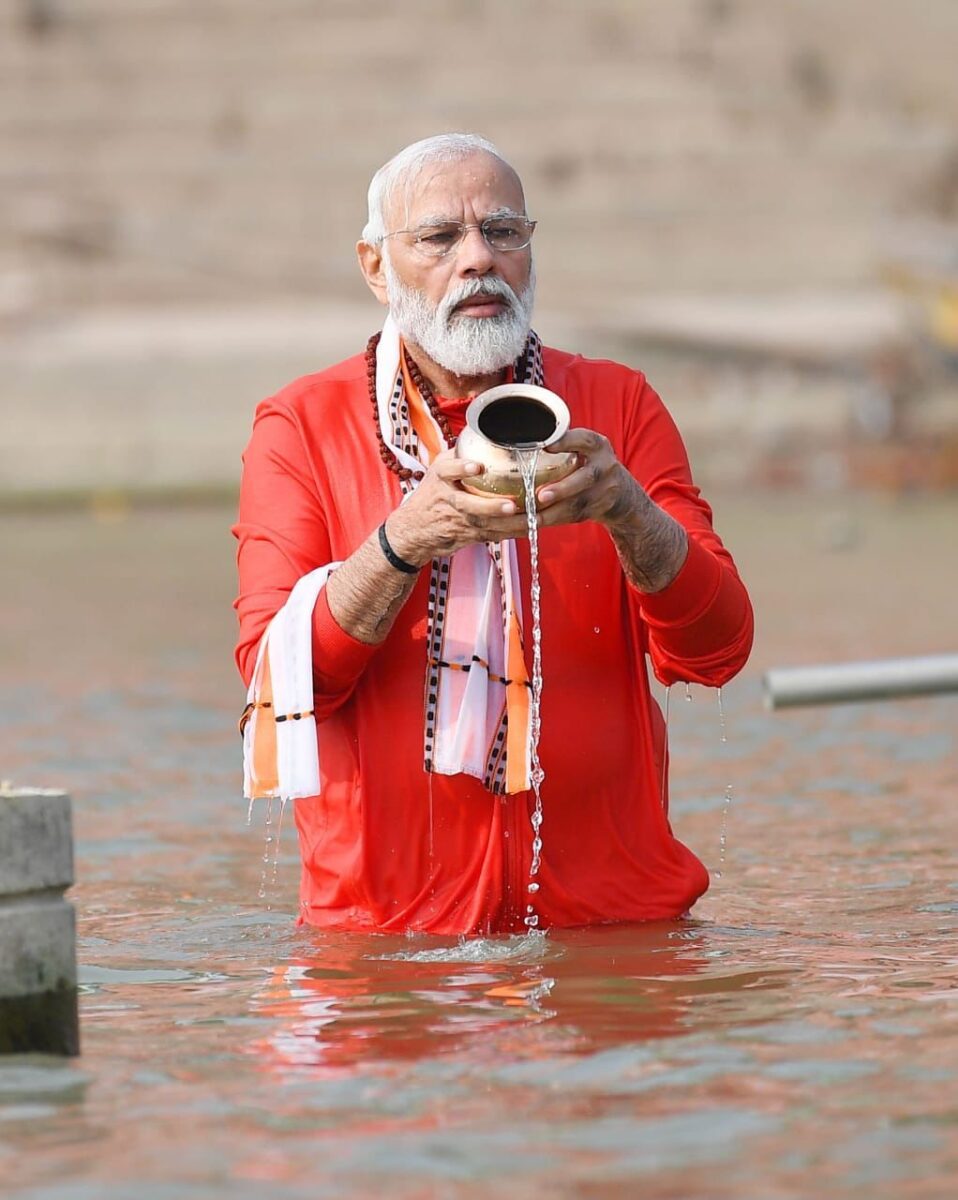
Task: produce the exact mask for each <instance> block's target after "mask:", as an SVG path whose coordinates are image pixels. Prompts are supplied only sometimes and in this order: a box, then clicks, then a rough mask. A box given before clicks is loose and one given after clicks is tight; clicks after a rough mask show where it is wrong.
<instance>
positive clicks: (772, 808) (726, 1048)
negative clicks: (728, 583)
mask: <svg viewBox="0 0 958 1200" xmlns="http://www.w3.org/2000/svg"><path fill="white" fill-rule="evenodd" d="M717 507H719V509H720V511H721V512H722V513H723V514H724V515H725V519H724V522H723V523H722V524H721V528H722V530H723V532H724V533H725V536H726V538H727V540H728V541H729V543H730V544H731V545H732V547H733V549H734V550H735V551H736V553H737V557H738V559H739V562H740V564H741V565H742V567H743V571H744V573H745V575H746V577H747V578H748V580H749V583H750V585H751V589H752V592H753V597H754V599H755V601H756V607H757V609H758V612H759V618H760V622H759V639H758V642H757V646H756V654H755V659H754V663H753V665H752V666H751V667H750V668H749V669H748V671H747V672H746V673H745V674H744V675H743V677H742V678H741V680H739V681H736V682H735V683H733V684H732V685H730V686H729V687H728V688H726V689H725V691H724V693H723V703H724V713H725V723H726V726H727V741H726V742H724V743H723V742H722V741H721V729H720V724H719V714H718V706H717V703H716V697H715V693H713V692H709V691H706V690H703V689H698V688H693V689H692V697H693V699H692V703H691V704H686V703H685V702H684V700H683V699H682V695H683V694H684V689H676V690H675V692H674V693H673V695H672V702H671V706H670V707H671V726H672V739H673V759H674V761H673V774H672V792H673V801H672V814H673V822H674V825H675V827H676V831H677V832H678V834H679V836H681V837H682V838H683V839H684V840H685V841H687V842H688V843H689V844H690V845H691V846H692V847H693V848H694V849H695V850H696V851H697V852H698V853H699V854H700V855H701V856H702V857H703V858H704V859H705V861H706V862H707V864H708V865H709V866H710V867H711V868H712V869H713V871H714V870H715V869H717V867H718V859H719V840H720V836H721V822H722V814H723V808H724V805H725V791H726V786H727V784H728V783H729V782H731V783H732V784H733V785H734V787H733V793H734V797H733V800H732V804H731V809H730V811H729V813H728V817H727V849H726V854H725V862H724V869H723V873H722V877H721V878H719V879H715V880H714V882H713V887H712V890H711V891H710V893H709V895H708V896H707V897H706V898H705V899H704V900H703V901H702V902H701V903H700V904H699V905H698V906H697V907H696V909H695V912H694V915H693V918H692V919H688V920H684V921H677V922H669V923H662V924H651V925H647V926H638V927H636V926H633V927H608V928H600V929H592V930H577V931H570V932H559V933H555V932H552V933H547V934H544V935H543V934H541V933H539V932H537V931H533V932H531V933H529V934H528V935H526V936H523V937H519V936H516V937H514V938H501V939H488V940H481V941H472V942H465V943H459V942H456V941H455V940H454V939H436V938H426V937H413V938H404V937H381V936H380V937H376V936H332V935H328V934H318V933H316V932H312V931H297V930H296V929H295V928H294V926H293V924H292V918H293V914H294V912H295V906H296V866H295V861H296V859H295V845H294V838H293V834H292V828H291V824H290V823H288V824H287V830H286V832H285V834H284V837H283V841H282V844H281V847H280V859H279V865H278V870H277V875H276V881H275V883H274V882H273V881H272V879H271V878H268V880H267V896H266V898H265V899H260V897H259V895H258V892H259V890H260V883H261V872H262V865H263V864H262V861H261V859H262V852H263V825H262V816H263V814H262V810H259V811H258V812H257V815H256V818H255V819H254V823H253V826H252V827H251V828H247V826H246V806H245V804H244V803H243V801H242V799H241V794H240V793H241V778H240V743H239V738H238V736H237V734H236V732H235V719H236V716H237V714H238V712H239V710H240V708H241V706H242V699H243V694H242V688H241V687H240V684H239V681H238V679H237V678H236V677H235V676H234V674H233V672H232V668H231V664H230V662H229V653H230V650H229V647H230V643H231V638H232V633H233V629H232V623H231V618H230V614H229V609H228V606H229V602H230V599H231V597H232V591H233V581H232V575H231V547H230V544H229V541H228V539H227V538H226V537H225V536H224V529H225V527H226V526H227V525H228V523H229V513H228V512H226V511H225V510H219V509H206V510H195V511H187V510H184V511H180V512H177V511H167V512H144V513H127V512H124V511H123V510H122V509H116V508H108V509H106V510H103V511H100V512H99V514H97V515H96V516H95V517H94V516H91V515H90V514H72V515H46V516H44V515H30V516H25V515H24V516H8V517H5V518H4V521H3V528H2V535H0V536H2V538H3V544H2V558H3V564H4V574H3V584H2V587H0V615H2V622H0V628H2V638H3V641H2V658H0V662H2V670H3V682H4V686H3V691H2V696H0V774H2V775H3V776H5V777H8V778H11V779H12V780H13V781H14V782H16V783H18V784H23V785H25V784H42V785H46V786H62V787H66V788H67V789H68V790H70V792H71V793H72V795H73V797H74V806H75V809H74V818H75V826H76V833H77V874H78V882H77V885H76V887H75V889H74V891H73V893H72V896H73V899H74V902H75V904H76V906H77V910H78V917H79V956H80V978H81V982H82V995H81V1022H82V1040H83V1054H82V1056H81V1058H79V1059H77V1060H75V1061H70V1062H57V1061H55V1060H48V1059H28V1058H14V1059H8V1060H4V1061H3V1062H2V1063H0V1180H2V1184H0V1192H3V1194H4V1195H11V1196H17V1197H31V1198H35V1200H40V1198H41V1197H42V1198H44V1200H94V1198H95V1200H99V1198H100V1197H104V1196H116V1197H124V1198H125V1197H137V1198H138V1200H153V1198H155V1200H167V1198H173V1197H176V1198H177V1200H179V1198H193V1197H196V1198H200V1197H203V1198H207V1197H220V1196H223V1197H227V1196H228V1197H231V1198H232V1197H238V1198H241V1200H245V1198H246V1197H250V1198H252V1197H266V1196H269V1197H273V1196H278V1197H304V1198H305V1197H310V1198H315V1197H327V1196H329V1197H340V1196H343V1197H345V1196H373V1195H387V1196H390V1197H398V1198H400V1200H425V1198H433V1197H437V1198H447V1197H449V1198H452V1197H456V1198H458V1197H466V1198H472V1197H476V1198H479V1197H488V1196H509V1197H547V1196H548V1197H573V1196H575V1197H579V1196H581V1197H588V1198H604V1197H619V1196H633V1195H635V1196H643V1197H653V1198H658V1197H662V1198H666V1197H668V1198H670V1200H686V1198H689V1197H708V1198H713V1197H714V1198H718V1200H721V1198H724V1197H733V1196H735V1197H741V1196H749V1197H756V1198H762V1200H766V1198H772V1200H774V1198H778V1197H811V1196H814V1197H821V1196H836V1197H838V1196H841V1197H845V1196H848V1197H853V1196H854V1197H859V1196H868V1197H888V1198H896V1200H897V1198H899V1197H952V1196H954V1195H955V1194H958V937H956V933H958V872H956V869H955V867H956V855H955V843H956V838H955V832H956V825H958V820H956V817H955V795H956V790H958V789H956V785H958V755H956V737H955V729H956V718H958V700H956V699H955V698H940V699H935V700H930V699H929V700H918V701H910V702H904V703H893V704H882V705H874V706H854V707H847V708H841V709H821V710H808V711H805V712H801V713H790V714H769V713H766V712H765V711H764V710H763V708H762V705H761V694H760V684H759V678H760V671H761V669H762V668H763V667H766V666H770V665H773V664H775V665H784V664H786V663H790V662H799V661H815V660H819V659H827V658H832V657H836V658H837V657H850V658H851V657H866V656H874V657H881V656H884V655H890V654H894V653H933V652H935V651H944V650H953V649H954V648H955V647H954V601H953V596H954V593H955V586H954V585H955V584H956V583H958V578H956V576H958V565H956V564H955V563H954V561H952V560H953V557H954V553H955V552H954V549H953V548H952V549H951V550H950V551H949V550H948V546H949V545H951V546H952V547H953V545H954V540H953V537H952V540H951V542H949V541H948V535H947V531H948V530H949V529H950V530H952V533H953V530H954V528H955V517H956V515H958V505H956V504H954V503H951V504H946V503H944V502H940V503H938V504H936V505H925V506H922V505H911V506H908V505H905V506H895V505H884V506H882V505H871V506H868V505H864V503H861V504H860V505H859V506H858V508H856V509H855V510H854V511H852V512H846V511H844V510H842V512H840V513H838V514H837V515H836V513H834V512H832V511H830V510H829V509H828V508H827V506H823V505H819V506H818V508H814V507H813V508H812V509H811V510H810V509H809V508H808V506H807V505H806V503H805V502H801V503H791V504H790V503H787V502H779V503H778V507H776V504H775V503H772V502H769V503H766V502H764V501H763V502H762V504H761V505H759V506H756V505H755V504H753V503H749V502H747V501H745V500H738V501H736V500H734V499H731V500H729V501H728V502H727V504H726V505H725V506H724V507H723V506H722V505H718V506H717ZM759 509H760V511H759ZM836 531H837V532H836ZM949 555H951V556H952V557H951V559H950V558H949ZM916 581H920V584H919V583H918V582H916ZM919 595H921V596H922V597H923V598H922V600H921V601H920V603H919V602H918V601H917V600H916V596H919ZM548 638H549V629H548V613H547V612H546V613H543V644H544V654H545V655H546V656H548V654H549V653H550V652H554V650H552V649H551V648H550V646H549V641H548ZM949 639H950V641H949ZM544 765H545V766H546V767H548V764H544ZM544 803H545V804H546V806H547V805H548V796H547V794H546V795H544Z"/></svg>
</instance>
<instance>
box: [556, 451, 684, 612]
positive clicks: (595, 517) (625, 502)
mask: <svg viewBox="0 0 958 1200" xmlns="http://www.w3.org/2000/svg"><path fill="white" fill-rule="evenodd" d="M549 450H550V451H555V452H557V453H570V452H571V453H575V454H577V455H578V456H579V464H578V466H577V467H576V469H575V470H574V471H573V472H572V473H571V474H570V475H567V476H566V477H565V479H560V480H559V481H558V482H557V483H550V484H546V485H545V486H543V487H541V488H540V489H539V490H538V491H537V492H536V500H537V507H538V509H539V524H540V525H542V526H550V525H570V524H574V523H577V522H579V521H597V522H599V524H601V525H604V526H605V527H606V529H608V531H609V533H610V535H611V537H612V540H613V541H614V542H615V546H616V549H617V550H618V553H619V558H620V560H621V562H622V566H623V569H624V570H625V573H626V575H627V576H628V577H629V579H630V581H631V582H632V583H633V584H634V585H635V586H636V587H637V588H639V589H640V590H641V591H644V592H657V591H660V590H661V589H662V588H664V587H667V586H668V585H669V584H670V583H671V582H672V580H673V579H674V578H675V576H676V575H677V574H678V573H679V571H680V570H681V567H682V564H683V563H684V562H685V558H686V555H687V553H688V538H687V535H686V532H685V530H684V528H683V527H682V526H681V525H680V524H679V523H678V522H677V521H675V520H673V518H672V517H670V516H669V515H668V513H667V512H665V511H664V510H663V509H661V508H659V506H658V505H657V504H654V503H653V502H652V500H651V499H650V498H649V496H648V495H647V494H646V492H645V491H644V489H643V488H642V487H641V486H640V485H639V483H638V481H637V480H636V479H635V478H634V476H632V475H631V474H630V473H629V472H628V471H627V470H626V468H625V467H624V466H623V465H622V463H620V462H619V460H618V459H617V458H616V456H615V452H614V451H613V449H612V446H611V444H610V443H609V440H608V438H606V437H603V436H602V434H601V433H596V432H595V430H592V429H570V430H569V432H568V433H566V434H565V435H564V436H563V437H562V438H560V439H559V440H558V441H557V442H554V443H553V444H552V445H551V446H550V447H549Z"/></svg>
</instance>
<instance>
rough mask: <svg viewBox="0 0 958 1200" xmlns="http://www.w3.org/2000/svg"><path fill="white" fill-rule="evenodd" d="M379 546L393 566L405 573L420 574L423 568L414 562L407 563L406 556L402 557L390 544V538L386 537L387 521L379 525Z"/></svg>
mask: <svg viewBox="0 0 958 1200" xmlns="http://www.w3.org/2000/svg"><path fill="white" fill-rule="evenodd" d="M379 546H380V549H381V550H382V552H383V554H385V556H386V562H388V563H389V565H390V566H391V567H395V568H396V570H397V571H402V572H403V574H404V575H418V574H419V572H420V571H421V570H422V567H414V566H413V565H412V563H407V562H406V560H405V559H404V558H400V557H399V555H398V554H397V553H396V551H395V550H394V549H393V548H392V546H390V544H389V538H388V537H386V522H385V521H383V523H382V525H380V526H379Z"/></svg>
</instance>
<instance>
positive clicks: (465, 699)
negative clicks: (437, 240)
mask: <svg viewBox="0 0 958 1200" xmlns="http://www.w3.org/2000/svg"><path fill="white" fill-rule="evenodd" d="M515 378H516V380H517V381H518V382H522V383H534V384H538V385H540V386H541V385H542V382H543V379H542V353H541V345H540V342H539V339H538V337H537V336H536V334H535V333H531V332H530V334H529V338H528V341H527V343H526V347H525V350H524V351H523V354H522V355H521V357H520V358H519V360H518V362H517V363H516V368H515ZM376 399H377V408H378V415H379V426H380V430H381V432H382V436H383V441H384V442H385V444H386V445H387V446H388V447H389V449H390V450H391V451H392V452H393V454H394V455H395V456H396V458H397V459H398V461H399V462H400V463H401V464H402V465H403V466H404V467H409V468H410V469H412V470H414V471H418V470H421V469H422V467H423V466H424V465H425V466H428V465H429V463H430V462H431V461H432V459H433V458H434V457H435V455H436V454H438V453H439V452H440V450H442V449H443V448H444V445H445V442H444V438H443V435H442V432H441V430H440V429H439V426H438V425H437V424H436V421H435V419H434V418H433V416H432V414H431V413H430V411H429V408H428V406H427V405H426V404H425V402H424V401H423V398H422V397H421V396H420V395H419V392H418V390H417V389H416V386H415V384H414V383H413V381H412V379H411V378H410V375H409V372H408V371H407V369H406V366H405V356H404V354H403V348H402V340H401V338H400V335H399V330H398V329H397V328H396V325H395V323H394V322H393V320H392V317H387V318H386V324H385V326H384V327H383V332H382V336H381V338H380V340H379V345H378V347H377V349H376ZM401 486H402V489H403V493H404V499H405V497H406V496H408V495H409V494H410V493H411V492H412V490H413V489H414V488H415V486H416V480H415V479H411V480H408V481H403V482H402V484H401ZM339 565H340V564H339V563H329V564H327V565H325V566H322V567H319V568H318V569H317V570H315V571H311V572H310V573H309V574H308V575H304V576H303V578H302V579H300V580H299V582H298V583H297V584H296V586H295V587H294V588H293V590H292V592H291V593H290V595H289V599H288V600H287V602H286V604H285V605H284V606H283V607H282V608H281V609H280V610H279V612H278V613H277V614H276V616H275V617H274V618H273V620H272V621H271V622H270V625H269V627H268V629H267V630H266V633H265V634H264V635H263V638H262V640H261V642H260V646H259V651H258V654H257V659H256V666H255V669H254V671H253V679H252V683H251V684H250V689H249V693H248V696H247V706H246V712H245V714H244V722H243V761H244V782H245V789H244V790H245V794H246V797H247V799H250V800H254V799H260V798H265V797H270V798H280V799H282V800H290V799H297V798H301V797H306V796H315V795H318V794H319V791H320V771H319V738H318V736H317V726H316V718H315V715H314V713H313V666H312V613H313V607H314V606H315V604H316V599H317V597H318V596H319V593H320V591H321V589H322V588H323V586H324V585H325V583H326V580H327V578H328V576H329V573H330V571H333V570H335V569H336V567H337V566H339ZM428 603H429V608H428V617H429V621H428V632H427V637H426V654H427V658H426V680H425V696H424V709H425V714H424V732H423V766H424V769H425V770H426V771H429V772H436V773H438V774H440V775H457V774H460V773H465V774H467V775H473V776H474V777H475V778H476V779H478V780H480V781H481V782H482V784H483V786H484V787H486V788H488V789H489V791H491V792H494V793H496V794H503V793H513V792H522V791H525V790H527V789H528V788H529V787H530V784H531V778H530V776H531V770H532V752H533V747H532V728H531V720H530V690H531V689H530V680H529V674H528V671H527V669H526V664H525V655H524V653H523V641H522V603H521V597H520V589H519V568H518V559H517V554H516V547H515V543H514V542H511V541H505V542H499V543H487V544H482V545H476V546H467V547H465V548H464V549H462V550H459V551H457V553H456V554H454V555H452V556H451V557H448V558H438V559H434V560H433V563H432V565H431V568H430V578H429V602H428Z"/></svg>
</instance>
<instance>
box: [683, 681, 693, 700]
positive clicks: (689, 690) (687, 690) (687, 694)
mask: <svg viewBox="0 0 958 1200" xmlns="http://www.w3.org/2000/svg"><path fill="white" fill-rule="evenodd" d="M685 699H686V700H687V701H688V702H689V704H691V703H692V688H691V687H690V685H689V684H686V685H685Z"/></svg>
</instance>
